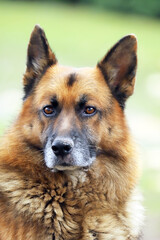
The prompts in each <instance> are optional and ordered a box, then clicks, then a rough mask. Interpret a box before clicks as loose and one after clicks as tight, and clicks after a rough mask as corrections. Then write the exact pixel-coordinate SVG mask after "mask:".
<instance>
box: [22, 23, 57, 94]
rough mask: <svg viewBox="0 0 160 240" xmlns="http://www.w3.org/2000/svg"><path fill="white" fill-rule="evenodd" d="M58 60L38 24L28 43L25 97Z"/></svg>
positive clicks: (24, 81)
mask: <svg viewBox="0 0 160 240" xmlns="http://www.w3.org/2000/svg"><path fill="white" fill-rule="evenodd" d="M56 62H57V60H56V57H55V55H54V53H53V52H52V50H51V48H50V46H49V44H48V41H47V39H46V36H45V33H44V31H43V29H42V28H40V26H39V25H36V26H35V28H34V29H33V32H32V34H31V37H30V41H29V44H28V53H27V68H26V72H25V74H24V79H23V83H24V91H25V97H24V98H26V97H27V96H28V95H29V94H30V92H31V90H32V89H33V87H34V85H35V83H36V82H37V81H38V80H39V79H40V78H41V77H42V75H43V74H44V73H45V71H46V70H47V68H48V67H50V66H52V65H53V64H56Z"/></svg>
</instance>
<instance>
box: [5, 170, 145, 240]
mask: <svg viewBox="0 0 160 240" xmlns="http://www.w3.org/2000/svg"><path fill="white" fill-rule="evenodd" d="M69 175H70V178H69V181H68V183H67V184H66V178H65V179H64V178H63V177H62V178H61V177H60V178H59V179H58V176H57V179H58V181H56V183H54V184H53V183H51V182H50V181H51V179H47V178H46V179H45V180H44V183H43V182H42V181H39V180H38V178H37V179H36V180H35V179H34V180H33V179H31V178H30V179H27V178H23V179H22V178H20V177H19V176H18V175H16V174H15V173H10V176H9V174H7V175H6V174H5V171H4V174H3V179H5V178H6V184H5V182H3V186H1V188H4V189H5V190H4V189H3V190H4V191H5V193H6V196H7V201H8V203H7V204H8V205H9V206H10V212H11V215H12V217H13V216H14V214H18V215H19V216H21V219H20V221H22V219H23V222H24V228H25V229H29V231H30V232H31V233H30V236H31V237H30V239H31V240H32V239H33V240H36V239H37V238H34V234H33V232H34V231H35V232H36V231H37V229H39V230H38V231H39V233H41V234H40V236H39V239H48V240H50V239H56V240H61V239H64V236H65V240H72V239H74V240H75V239H77V240H78V239H83V240H90V239H91V240H98V239H99V240H101V239H106V240H108V239H115V236H117V239H119V240H121V239H123V240H124V239H128V240H129V239H132V240H133V239H137V238H134V235H135V236H136V235H137V232H139V228H140V226H141V221H142V216H141V214H139V215H136V214H135V215H134V219H133V220H132V218H133V217H131V216H130V212H133V211H135V209H136V208H137V207H139V203H138V201H137V199H134V196H132V198H133V199H130V201H128V202H129V203H128V205H125V204H124V205H123V204H122V203H119V205H118V204H117V202H115V203H114V202H111V203H109V202H108V201H107V191H105V189H103V191H102V189H101V187H100V188H99V189H97V190H96V188H95V187H94V186H91V185H90V182H89V181H90V180H89V178H88V176H87V173H85V172H81V171H79V172H77V173H75V174H71V173H69ZM67 178H68V177H67ZM13 179H14V180H13ZM58 182H59V183H58ZM89 186H90V187H89ZM136 196H137V194H136ZM12 217H11V218H12ZM133 222H134V225H133ZM31 223H33V226H32V228H30V227H29V226H30V224H31ZM135 223H136V224H135ZM132 228H133V229H132ZM17 233H18V231H17ZM132 233H133V235H131V234H132ZM36 236H37V233H36ZM17 239H18V238H17ZM27 239H28V238H27Z"/></svg>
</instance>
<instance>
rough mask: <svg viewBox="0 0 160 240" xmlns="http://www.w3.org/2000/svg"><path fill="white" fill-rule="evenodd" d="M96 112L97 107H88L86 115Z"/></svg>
mask: <svg viewBox="0 0 160 240" xmlns="http://www.w3.org/2000/svg"><path fill="white" fill-rule="evenodd" d="M95 112H96V109H95V108H94V107H86V109H85V111H84V113H85V114H86V115H93V114H94V113H95Z"/></svg>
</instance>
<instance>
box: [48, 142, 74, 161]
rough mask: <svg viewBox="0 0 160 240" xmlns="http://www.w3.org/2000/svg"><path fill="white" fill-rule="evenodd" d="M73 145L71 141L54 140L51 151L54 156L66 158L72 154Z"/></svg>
mask: <svg viewBox="0 0 160 240" xmlns="http://www.w3.org/2000/svg"><path fill="white" fill-rule="evenodd" d="M73 146H74V143H73V141H72V140H71V139H55V140H54V141H53V144H52V150H53V152H54V154H55V155H56V156H62V157H63V156H66V155H67V154H69V153H71V152H72V149H73Z"/></svg>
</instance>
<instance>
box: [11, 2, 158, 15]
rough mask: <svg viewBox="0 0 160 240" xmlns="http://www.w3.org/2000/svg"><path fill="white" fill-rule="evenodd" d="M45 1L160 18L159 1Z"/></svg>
mask: <svg viewBox="0 0 160 240" xmlns="http://www.w3.org/2000/svg"><path fill="white" fill-rule="evenodd" d="M12 1H15V0H12ZM17 1H18V0H17ZM19 1H22V0H19ZM26 1H27V0H26ZM30 1H44V0H30ZM46 1H50V2H65V3H73V4H77V3H83V4H84V3H85V4H91V5H95V6H99V7H102V8H106V9H108V8H109V9H112V10H118V11H123V12H128V13H138V14H144V15H150V16H154V17H158V18H160V0H46Z"/></svg>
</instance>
